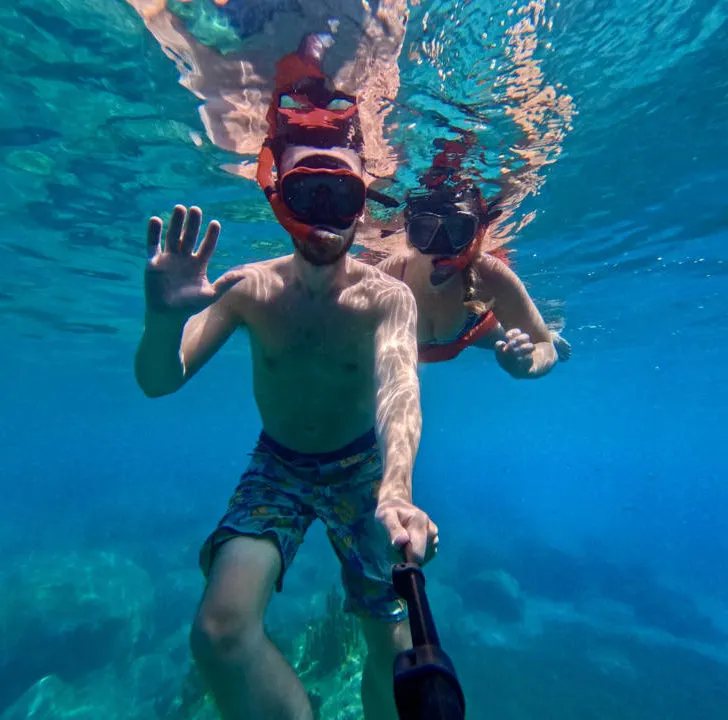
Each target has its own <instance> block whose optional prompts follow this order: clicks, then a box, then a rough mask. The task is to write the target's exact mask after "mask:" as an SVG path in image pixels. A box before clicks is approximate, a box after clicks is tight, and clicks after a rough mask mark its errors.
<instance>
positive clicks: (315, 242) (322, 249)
mask: <svg viewBox="0 0 728 720" xmlns="http://www.w3.org/2000/svg"><path fill="white" fill-rule="evenodd" d="M319 232H322V233H327V232H329V231H327V230H323V229H322V228H321V229H314V230H313V234H314V235H316V234H318V233H319ZM333 234H335V235H338V236H339V238H341V237H342V236H341V235H339V233H333ZM353 244H354V233H352V234H351V237H350V238H349V239H348V240H347V241H346V242H343V243H342V242H341V239H339V240H333V239H332V240H328V241H327V240H326V239H325V237H314V239H312V240H308V241H304V242H301V241H300V240H297V239H296V238H295V237H294V238H293V245H294V247H295V248H296V250H298V252H300V253H301V256H302V257H303V259H304V260H305V261H306V262H307V263H310V264H311V265H315V266H317V267H325V266H326V265H334V264H335V263H337V262H338V261H339V260H341V258H342V257H344V255H346V253H347V252H349V248H351V246H352V245H353Z"/></svg>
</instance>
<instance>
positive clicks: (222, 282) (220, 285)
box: [212, 270, 245, 297]
mask: <svg viewBox="0 0 728 720" xmlns="http://www.w3.org/2000/svg"><path fill="white" fill-rule="evenodd" d="M244 277H245V271H244V270H230V271H229V272H226V273H225V274H224V275H221V276H220V277H219V278H218V279H217V280H215V282H214V283H212V289H213V290H214V291H215V297H220V296H221V295H224V294H225V293H226V292H227V291H228V290H230V288H231V287H233V286H234V285H237V284H238V283H239V282H240V281H241V280H242V279H243V278H244Z"/></svg>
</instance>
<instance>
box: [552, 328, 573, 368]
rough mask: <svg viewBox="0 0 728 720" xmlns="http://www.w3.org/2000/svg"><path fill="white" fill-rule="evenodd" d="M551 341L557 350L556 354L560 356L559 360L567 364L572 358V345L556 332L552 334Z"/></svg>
mask: <svg viewBox="0 0 728 720" xmlns="http://www.w3.org/2000/svg"><path fill="white" fill-rule="evenodd" d="M551 339H552V341H553V343H554V347H555V348H556V354H557V355H558V356H559V360H560V361H561V362H566V361H567V360H568V359H569V358H570V357H571V344H570V343H569V342H567V341H566V340H564V338H562V337H561V335H559V334H558V333H555V332H552V333H551Z"/></svg>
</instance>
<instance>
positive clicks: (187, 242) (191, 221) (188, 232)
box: [180, 206, 202, 255]
mask: <svg viewBox="0 0 728 720" xmlns="http://www.w3.org/2000/svg"><path fill="white" fill-rule="evenodd" d="M200 225H202V210H200V208H198V207H195V206H192V207H191V208H190V211H189V212H188V213H187V225H186V226H185V231H184V234H183V235H182V243H181V245H180V249H181V251H182V254H183V255H191V254H192V252H193V250H194V249H195V245H196V244H197V236H198V234H199V232H200Z"/></svg>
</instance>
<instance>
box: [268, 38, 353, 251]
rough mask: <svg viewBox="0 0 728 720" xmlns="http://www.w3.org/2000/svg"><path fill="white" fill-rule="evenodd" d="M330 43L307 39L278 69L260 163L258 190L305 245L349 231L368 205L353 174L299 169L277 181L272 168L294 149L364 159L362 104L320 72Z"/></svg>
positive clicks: (280, 62)
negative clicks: (317, 231) (327, 233)
mask: <svg viewBox="0 0 728 720" xmlns="http://www.w3.org/2000/svg"><path fill="white" fill-rule="evenodd" d="M326 40H327V37H326V36H322V35H307V36H306V37H304V38H303V40H302V41H301V44H300V46H299V48H298V50H297V51H296V52H295V53H290V54H289V55H286V56H285V57H284V58H283V59H282V60H280V61H279V62H278V63H277V65H276V77H275V87H276V89H275V91H274V92H273V98H272V100H271V104H270V106H269V108H268V114H267V116H266V119H267V121H268V135H267V137H266V139H265V141H264V143H263V147H262V149H261V151H260V155H259V157H258V173H257V180H258V184H259V185H260V186H261V188H262V189H263V192H265V195H266V197H267V198H268V202H269V203H270V205H271V208H272V209H273V212H274V214H275V216H276V218H277V219H278V222H280V224H281V225H282V226H283V227H284V228H285V229H286V230H287V231H288V232H289V233H290V234H291V235H292V236H293V237H294V238H295V239H297V240H299V241H300V242H306V241H310V240H311V239H312V230H313V228H314V227H316V226H317V225H327V226H331V227H335V228H340V229H343V228H346V227H349V226H350V225H351V224H352V223H353V222H354V220H355V219H356V217H357V216H358V215H359V214H361V212H362V210H363V209H364V204H365V202H366V196H367V192H366V185H365V184H364V181H363V180H362V179H361V177H359V175H357V174H356V173H354V172H352V171H351V170H347V169H341V168H325V167H322V168H319V167H316V168H311V167H295V168H293V169H292V170H290V171H289V172H287V173H286V174H285V175H283V176H282V177H281V176H278V178H277V181H276V179H275V178H274V173H273V167H274V165H277V164H278V162H279V161H280V157H281V154H282V152H283V150H284V149H285V147H286V146H289V145H308V146H312V147H320V148H321V149H322V150H328V149H330V148H332V147H341V148H347V149H350V150H354V151H355V152H357V153H361V152H362V149H363V144H364V143H363V137H362V132H361V125H360V122H359V111H358V107H357V99H356V97H354V96H353V95H348V94H346V93H342V92H338V91H337V90H336V89H335V88H334V87H333V86H332V83H331V81H330V79H329V78H328V77H327V76H326V75H324V73H323V72H322V71H321V59H322V57H323V53H324V52H325V50H326V48H327V47H328V46H329V45H330V43H328V44H327V42H326Z"/></svg>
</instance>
